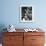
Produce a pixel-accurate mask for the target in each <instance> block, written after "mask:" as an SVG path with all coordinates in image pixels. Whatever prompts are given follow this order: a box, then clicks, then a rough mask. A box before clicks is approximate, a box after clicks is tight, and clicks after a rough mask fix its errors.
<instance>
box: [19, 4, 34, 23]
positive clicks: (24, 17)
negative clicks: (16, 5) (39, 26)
mask: <svg viewBox="0 0 46 46" xmlns="http://www.w3.org/2000/svg"><path fill="white" fill-rule="evenodd" d="M20 10H21V11H20V21H21V22H32V21H33V14H34V13H33V7H32V5H30V6H28V5H23V6H21V7H20Z"/></svg>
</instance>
